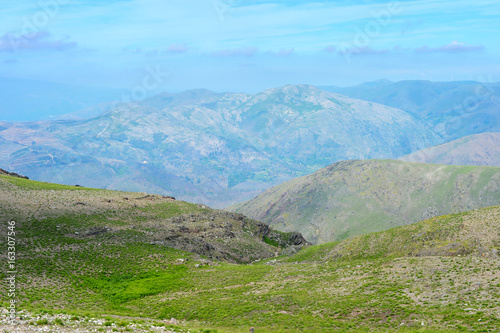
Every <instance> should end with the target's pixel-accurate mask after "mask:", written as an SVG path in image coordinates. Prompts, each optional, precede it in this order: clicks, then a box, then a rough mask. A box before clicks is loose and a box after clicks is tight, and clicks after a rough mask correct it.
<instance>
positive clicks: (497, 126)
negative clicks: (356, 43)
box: [322, 80, 500, 142]
mask: <svg viewBox="0 0 500 333" xmlns="http://www.w3.org/2000/svg"><path fill="white" fill-rule="evenodd" d="M322 89H325V90H328V91H333V92H336V93H339V94H342V95H346V96H349V97H352V98H359V99H362V100H367V101H372V102H376V103H380V104H384V105H388V106H392V107H395V108H399V109H402V110H405V111H407V112H410V113H411V114H412V115H414V116H415V117H417V118H418V119H421V120H422V122H423V123H425V124H426V125H427V126H429V127H430V128H432V129H433V130H434V132H435V133H436V134H437V135H439V136H440V137H442V138H443V139H444V142H448V141H451V140H455V139H459V138H462V137H464V136H468V135H472V134H477V133H482V132H500V112H499V111H498V110H499V109H500V83H496V82H476V81H458V82H431V81H418V80H413V81H399V82H391V81H388V80H378V81H374V82H367V83H363V84H360V85H357V86H353V87H334V86H328V87H322Z"/></svg>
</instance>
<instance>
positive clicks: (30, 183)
mask: <svg viewBox="0 0 500 333" xmlns="http://www.w3.org/2000/svg"><path fill="white" fill-rule="evenodd" d="M0 178H2V179H3V180H6V181H7V182H9V183H11V184H13V185H16V186H18V187H20V188H22V189H25V190H54V191H62V190H70V191H102V190H99V189H94V188H88V187H77V186H70V185H61V184H53V183H46V182H39V181H36V180H31V179H24V178H18V177H12V176H5V175H0Z"/></svg>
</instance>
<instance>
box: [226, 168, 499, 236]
mask: <svg viewBox="0 0 500 333" xmlns="http://www.w3.org/2000/svg"><path fill="white" fill-rule="evenodd" d="M499 189H500V168H498V167H486V166H445V165H434V164H422V163H409V162H403V161H394V160H366V161H343V162H338V163H335V164H333V165H331V166H329V167H326V168H323V169H321V170H319V171H317V172H315V173H313V174H311V175H308V176H304V177H300V178H296V179H293V180H290V181H288V182H285V183H283V184H280V185H278V186H275V187H273V188H271V189H269V190H267V191H265V192H263V193H261V194H259V195H258V196H256V197H255V198H254V199H251V200H249V201H247V202H244V203H241V204H237V205H235V206H232V207H229V208H228V209H229V210H232V211H236V212H240V213H243V214H245V215H247V216H250V217H252V218H254V219H257V220H260V221H263V222H266V223H268V224H269V225H271V226H272V227H274V228H276V229H278V230H284V231H285V230H294V231H299V232H301V233H302V234H303V235H304V237H305V238H306V239H307V240H309V241H310V242H312V243H314V244H321V243H325V242H331V241H336V240H342V239H345V238H349V237H352V236H355V235H359V234H365V233H369V232H375V231H381V230H386V229H389V228H392V227H396V226H401V225H407V224H410V223H414V222H418V221H421V220H423V219H426V218H429V217H433V216H438V215H443V214H449V213H457V212H462V211H467V210H471V209H475V208H480V207H486V206H492V205H496V204H500V190H499Z"/></svg>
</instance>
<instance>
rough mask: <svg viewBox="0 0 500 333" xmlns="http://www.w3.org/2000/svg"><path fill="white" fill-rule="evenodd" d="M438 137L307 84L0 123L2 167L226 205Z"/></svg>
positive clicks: (394, 114)
mask: <svg viewBox="0 0 500 333" xmlns="http://www.w3.org/2000/svg"><path fill="white" fill-rule="evenodd" d="M436 140H437V136H436V135H435V134H434V133H433V132H432V131H430V130H429V129H428V128H426V127H425V126H423V125H421V124H420V122H419V121H418V120H417V119H415V117H413V116H412V115H410V114H409V113H407V112H404V111H402V110H399V109H395V108H391V107H386V106H383V105H379V104H376V103H372V102H365V101H361V100H356V99H352V98H348V97H345V96H341V95H338V94H335V93H331V92H326V91H323V90H320V89H318V88H315V87H313V86H307V85H300V86H285V87H281V88H275V89H269V90H266V91H263V92H261V93H258V94H255V95H248V94H241V93H215V92H211V91H208V90H194V91H187V92H184V93H180V94H169V93H164V94H160V95H157V96H154V97H151V98H148V99H145V100H143V101H139V102H135V103H129V104H121V105H118V106H116V107H115V108H114V109H113V110H112V111H111V112H108V113H106V114H103V115H100V116H98V117H94V118H92V119H86V120H57V121H44V122H33V123H15V124H13V123H5V122H4V123H0V151H3V152H4V153H3V154H2V155H0V165H2V166H4V168H7V169H9V170H10V171H15V172H17V173H21V174H29V175H30V177H32V178H33V179H36V180H43V181H52V182H58V183H63V184H68V185H74V184H79V185H85V186H92V187H103V188H107V189H115V190H126V191H148V192H154V193H158V194H163V195H171V196H172V195H173V196H176V197H179V198H181V199H183V200H188V201H191V202H197V203H204V204H208V205H211V206H214V207H224V206H227V205H229V204H232V203H235V202H238V201H243V200H246V199H250V198H252V197H253V196H255V195H257V194H259V193H260V192H261V191H263V190H264V189H267V188H269V187H271V186H273V185H276V184H278V183H281V182H283V181H286V180H289V179H291V178H293V177H297V176H302V175H305V174H308V173H311V172H314V171H316V170H318V169H320V168H321V167H324V166H326V165H329V164H331V163H332V162H335V161H338V160H342V159H353V158H396V157H401V156H403V155H406V154H408V153H411V152H413V151H416V150H419V149H422V148H424V147H428V146H431V145H433V144H436V143H437V141H436Z"/></svg>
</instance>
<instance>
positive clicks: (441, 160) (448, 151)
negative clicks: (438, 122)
mask: <svg viewBox="0 0 500 333" xmlns="http://www.w3.org/2000/svg"><path fill="white" fill-rule="evenodd" d="M400 159H401V160H403V161H408V162H421V163H436V164H452V165H492V166H500V133H480V134H474V135H469V136H466V137H465V138H461V139H458V140H454V141H451V142H448V143H445V144H442V145H439V146H434V147H430V148H427V149H423V150H419V151H417V152H414V153H411V154H410V155H407V156H403V157H401V158H400Z"/></svg>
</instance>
